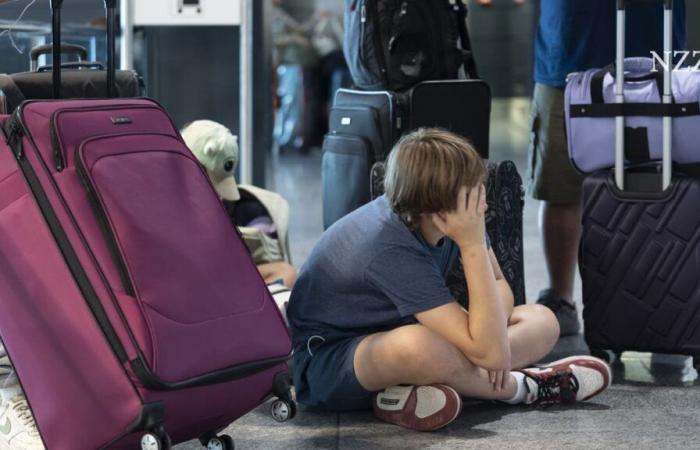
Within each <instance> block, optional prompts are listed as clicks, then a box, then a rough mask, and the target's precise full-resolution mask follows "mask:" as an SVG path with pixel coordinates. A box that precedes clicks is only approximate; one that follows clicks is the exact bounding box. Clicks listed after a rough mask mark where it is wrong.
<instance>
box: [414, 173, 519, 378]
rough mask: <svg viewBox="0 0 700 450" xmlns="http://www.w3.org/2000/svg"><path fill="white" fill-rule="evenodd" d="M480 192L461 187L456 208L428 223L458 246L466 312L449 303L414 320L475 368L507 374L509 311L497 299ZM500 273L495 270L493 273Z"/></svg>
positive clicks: (479, 188)
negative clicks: (467, 304) (467, 303)
mask: <svg viewBox="0 0 700 450" xmlns="http://www.w3.org/2000/svg"><path fill="white" fill-rule="evenodd" d="M485 197H486V190H485V188H484V186H483V185H479V186H476V187H475V188H473V189H471V191H470V192H469V196H468V200H467V189H466V188H463V189H462V190H461V191H460V193H459V196H458V200H457V210H456V211H454V212H450V213H441V214H434V215H433V222H434V223H435V225H436V226H437V227H438V228H439V229H440V231H442V232H443V233H444V234H445V235H447V236H449V237H450V238H451V239H452V240H453V241H454V242H455V243H456V244H457V245H458V246H459V248H460V252H461V254H462V261H463V263H464V264H463V265H464V267H465V271H464V275H465V277H466V280H467V284H468V289H469V314H465V313H464V311H463V310H462V309H461V308H459V306H458V305H457V304H456V303H454V304H451V305H445V306H443V307H440V308H435V309H433V310H430V311H426V312H423V313H420V314H417V315H416V318H417V319H418V321H419V322H420V323H421V324H423V325H425V326H426V327H428V328H429V329H431V330H432V331H434V332H436V333H438V334H440V335H441V336H443V337H444V338H445V339H447V340H448V341H449V342H451V343H452V344H454V345H455V346H456V347H457V348H459V349H460V350H461V351H462V352H463V353H464V355H465V356H466V357H467V358H469V359H470V360H471V361H472V362H474V363H475V364H476V365H478V366H480V367H483V368H485V369H489V370H507V369H509V368H510V367H509V365H510V346H509V344H508V333H507V323H508V318H509V317H510V311H509V309H508V308H506V304H505V301H504V300H503V299H502V298H501V291H502V290H503V288H499V282H498V281H497V280H496V274H495V273H494V267H493V265H492V261H491V257H490V252H489V250H488V249H487V247H486V242H485V235H486V230H485V222H484V213H485V212H486V198H485ZM499 272H500V270H499Z"/></svg>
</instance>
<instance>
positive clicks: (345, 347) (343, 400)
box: [293, 336, 372, 411]
mask: <svg viewBox="0 0 700 450" xmlns="http://www.w3.org/2000/svg"><path fill="white" fill-rule="evenodd" d="M362 339H364V336H359V337H355V338H348V339H343V340H339V341H335V342H332V343H326V342H323V341H322V340H321V339H320V338H314V339H312V341H311V344H310V345H309V346H308V347H307V346H306V345H303V346H300V347H299V348H296V349H295V351H294V363H293V365H294V388H295V389H296V394H297V401H298V402H299V403H301V404H303V405H306V406H311V407H314V408H320V409H324V410H328V411H356V410H365V409H371V408H372V393H371V392H369V391H367V390H366V389H365V388H363V387H362V385H361V384H360V382H359V381H357V377H356V376H355V364H354V358H355V350H356V349H357V346H358V345H359V344H360V341H362Z"/></svg>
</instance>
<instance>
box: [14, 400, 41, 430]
mask: <svg viewBox="0 0 700 450" xmlns="http://www.w3.org/2000/svg"><path fill="white" fill-rule="evenodd" d="M12 407H13V409H14V410H15V412H16V413H17V417H19V419H20V420H21V421H22V425H24V426H25V428H26V429H27V432H28V433H29V434H30V435H32V436H38V435H39V430H38V429H37V427H36V422H35V421H34V415H32V411H31V409H29V404H28V403H27V401H26V400H24V401H20V402H18V403H15V404H14V405H13V406H12Z"/></svg>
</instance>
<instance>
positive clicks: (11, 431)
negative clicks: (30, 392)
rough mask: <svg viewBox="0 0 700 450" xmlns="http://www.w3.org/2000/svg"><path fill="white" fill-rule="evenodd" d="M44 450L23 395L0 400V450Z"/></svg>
mask: <svg viewBox="0 0 700 450" xmlns="http://www.w3.org/2000/svg"><path fill="white" fill-rule="evenodd" d="M6 449H7V450H45V449H44V443H43V442H42V440H41V436H39V430H38V429H37V427H36V423H35V422H34V417H33V416H32V412H31V410H30V409H29V404H28V403H27V399H26V398H25V397H24V395H22V394H19V395H15V396H14V397H13V398H12V399H11V400H9V401H6V400H4V399H2V400H0V450H6Z"/></svg>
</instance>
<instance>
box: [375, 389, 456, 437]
mask: <svg viewBox="0 0 700 450" xmlns="http://www.w3.org/2000/svg"><path fill="white" fill-rule="evenodd" d="M373 403H374V415H375V416H377V417H378V418H379V419H381V420H383V421H385V422H389V423H393V424H394V425H399V426H402V427H405V428H410V429H411V430H416V431H435V430H438V429H440V428H442V427H445V426H447V425H449V424H450V423H452V422H453V421H454V420H455V419H456V418H457V416H459V413H460V412H461V411H462V398H461V397H460V396H459V394H458V393H457V391H455V390H454V389H452V388H451V387H449V386H446V385H444V384H431V385H429V386H394V387H390V388H387V389H384V390H383V391H381V392H378V393H376V394H375V395H374V402H373Z"/></svg>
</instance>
